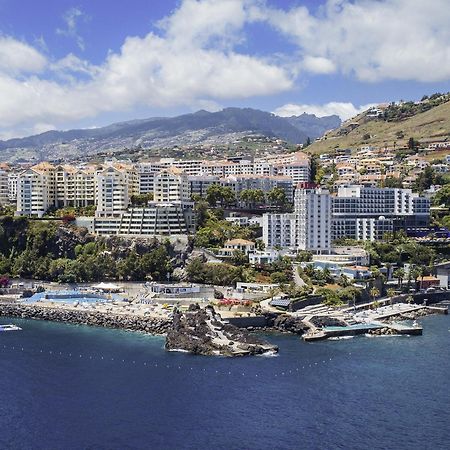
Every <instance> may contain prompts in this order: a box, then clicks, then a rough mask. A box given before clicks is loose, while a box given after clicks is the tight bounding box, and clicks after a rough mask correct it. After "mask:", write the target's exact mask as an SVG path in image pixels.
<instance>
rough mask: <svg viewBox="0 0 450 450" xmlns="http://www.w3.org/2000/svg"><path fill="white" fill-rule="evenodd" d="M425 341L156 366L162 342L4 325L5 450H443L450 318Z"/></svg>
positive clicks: (340, 344)
mask: <svg viewBox="0 0 450 450" xmlns="http://www.w3.org/2000/svg"><path fill="white" fill-rule="evenodd" d="M421 322H422V324H423V327H424V335H423V336H421V337H407V336H402V337H375V338H366V337H355V338H353V339H347V340H338V341H322V342H316V343H304V342H302V341H301V340H300V339H299V338H298V337H295V336H288V335H276V334H271V335H266V336H265V337H266V338H267V339H268V340H270V341H271V342H273V343H275V344H277V345H279V347H280V353H279V355H278V356H274V357H248V358H233V359H229V358H217V357H203V356H192V355H189V354H186V353H180V352H165V351H164V348H163V346H164V339H163V338H161V337H153V336H146V335H143V334H138V333H131V332H125V331H119V330H110V329H101V328H94V327H87V326H76V325H66V324H58V323H50V322H41V321H33V320H18V319H8V320H7V319H2V320H0V323H3V324H5V323H14V324H17V325H19V326H21V327H22V328H23V331H17V332H4V333H0V361H1V362H0V389H1V391H0V392H1V399H0V448H1V449H227V450H229V449H396V450H398V449H408V450H411V449H424V448H426V449H448V448H450V426H449V423H450V393H449V386H448V383H449V375H450V345H449V344H450V318H449V317H448V316H430V317H427V318H425V319H423V320H422V321H421Z"/></svg>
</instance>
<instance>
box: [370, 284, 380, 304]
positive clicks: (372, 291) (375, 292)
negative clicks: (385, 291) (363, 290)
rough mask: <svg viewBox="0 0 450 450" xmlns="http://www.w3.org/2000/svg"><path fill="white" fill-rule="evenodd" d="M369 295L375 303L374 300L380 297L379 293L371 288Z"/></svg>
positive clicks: (374, 288)
mask: <svg viewBox="0 0 450 450" xmlns="http://www.w3.org/2000/svg"><path fill="white" fill-rule="evenodd" d="M369 295H370V297H371V298H372V301H375V299H376V298H377V297H379V296H380V291H379V290H378V289H377V288H376V287H375V286H373V287H372V288H371V289H370V291H369Z"/></svg>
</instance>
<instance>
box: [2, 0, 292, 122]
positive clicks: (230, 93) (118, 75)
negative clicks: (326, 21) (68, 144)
mask: <svg viewBox="0 0 450 450" xmlns="http://www.w3.org/2000/svg"><path fill="white" fill-rule="evenodd" d="M251 4H253V0H249V1H248V2H247V1H241V0H229V1H227V2H221V1H217V0H202V1H193V0H185V1H184V2H182V4H181V6H180V8H179V9H177V10H176V11H175V12H174V13H173V14H172V15H171V16H169V17H168V18H166V19H165V20H163V21H161V23H160V29H161V33H160V34H159V35H157V34H154V33H149V34H148V35H147V36H144V37H128V38H127V39H126V40H125V42H124V44H123V45H122V47H121V49H120V51H119V52H116V53H114V52H110V53H109V54H108V56H107V58H106V59H105V61H104V62H103V64H101V65H97V66H93V65H92V64H89V63H88V62H87V61H84V60H82V59H80V58H78V57H76V56H75V55H73V54H69V55H67V56H66V57H64V58H62V59H60V60H58V61H54V62H51V63H50V64H48V71H49V72H50V74H46V77H42V76H38V75H37V74H31V75H29V76H28V77H27V78H26V79H23V78H17V77H11V76H2V75H1V73H0V93H2V92H4V93H8V96H7V99H6V101H4V102H0V121H1V122H0V123H2V125H3V126H4V127H16V128H17V129H18V130H19V129H20V130H23V129H25V128H26V127H28V129H30V130H31V129H32V126H33V124H34V123H36V122H39V123H49V122H50V123H52V124H55V125H56V126H61V125H62V126H64V124H66V123H68V122H69V123H70V122H71V121H74V120H79V119H85V118H89V117H94V116H96V115H98V114H99V113H102V112H109V111H115V112H117V111H128V110H131V109H132V108H135V107H140V106H147V107H152V108H167V107H177V106H185V107H192V106H195V105H208V106H209V107H210V108H213V109H214V108H215V107H216V105H217V102H221V101H223V100H225V99H240V98H248V97H254V96H260V95H270V94H275V93H279V92H282V91H286V90H289V89H291V88H292V87H293V77H292V75H291V73H290V72H289V71H288V70H287V69H285V68H283V67H280V66H279V65H277V64H276V63H275V62H274V61H271V60H268V59H265V58H262V57H256V56H250V55H247V54H244V53H239V52H237V51H235V50H234V44H233V42H235V43H237V42H239V41H240V38H239V39H238V40H236V41H233V40H230V39H229V37H230V36H232V35H233V36H234V35H236V36H237V35H238V34H239V32H240V30H241V29H242V26H243V24H244V22H245V21H246V20H250V12H249V9H248V7H247V6H248V5H251ZM215 6H217V7H218V9H217V10H215V8H214V7H215ZM75 17H78V15H75ZM72 23H74V24H76V22H71V21H69V22H68V25H69V29H72V28H73V26H75V25H73V26H72ZM28 48H29V51H30V52H33V51H34V52H36V51H35V50H34V49H33V48H32V47H30V46H29V47H28Z"/></svg>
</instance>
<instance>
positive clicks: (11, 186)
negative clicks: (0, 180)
mask: <svg viewBox="0 0 450 450" xmlns="http://www.w3.org/2000/svg"><path fill="white" fill-rule="evenodd" d="M18 178H19V174H18V173H17V172H9V173H8V200H9V201H10V202H15V201H17V179H18Z"/></svg>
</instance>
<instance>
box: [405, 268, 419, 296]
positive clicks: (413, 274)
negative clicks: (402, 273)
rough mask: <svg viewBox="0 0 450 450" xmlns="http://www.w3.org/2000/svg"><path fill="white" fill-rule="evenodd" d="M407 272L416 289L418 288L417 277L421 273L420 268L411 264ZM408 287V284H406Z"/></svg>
mask: <svg viewBox="0 0 450 450" xmlns="http://www.w3.org/2000/svg"><path fill="white" fill-rule="evenodd" d="M409 274H410V276H411V279H412V280H414V283H415V285H416V291H418V290H419V284H418V282H417V279H418V278H419V277H420V276H421V275H422V268H420V267H417V266H413V267H411V268H410V269H409ZM408 287H409V286H408Z"/></svg>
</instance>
